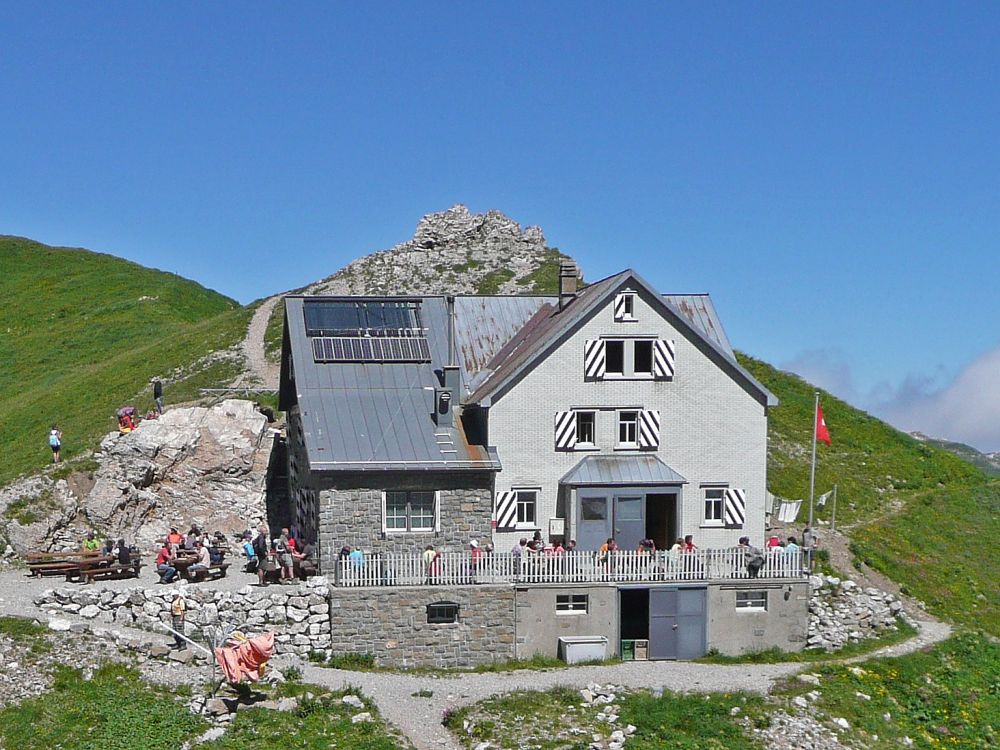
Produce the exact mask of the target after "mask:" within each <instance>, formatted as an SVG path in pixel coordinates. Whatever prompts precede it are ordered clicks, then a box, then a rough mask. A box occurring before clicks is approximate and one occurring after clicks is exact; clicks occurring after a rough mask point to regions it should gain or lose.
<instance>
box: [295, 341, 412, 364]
mask: <svg viewBox="0 0 1000 750" xmlns="http://www.w3.org/2000/svg"><path fill="white" fill-rule="evenodd" d="M312 348H313V360H314V361H315V362H430V361H431V348H430V345H429V344H428V343H427V337H426V336H409V337H402V338H377V337H369V336H337V337H321V338H320V337H318V338H314V339H312Z"/></svg>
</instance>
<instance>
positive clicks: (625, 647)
mask: <svg viewBox="0 0 1000 750" xmlns="http://www.w3.org/2000/svg"><path fill="white" fill-rule="evenodd" d="M621 655H622V661H635V641H634V640H629V641H625V640H623V641H622V648H621Z"/></svg>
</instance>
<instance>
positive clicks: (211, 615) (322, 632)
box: [35, 578, 330, 655]
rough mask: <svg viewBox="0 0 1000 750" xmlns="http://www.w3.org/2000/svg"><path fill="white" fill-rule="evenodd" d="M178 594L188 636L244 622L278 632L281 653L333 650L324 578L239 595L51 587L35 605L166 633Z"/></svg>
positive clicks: (249, 626) (200, 590)
mask: <svg viewBox="0 0 1000 750" xmlns="http://www.w3.org/2000/svg"><path fill="white" fill-rule="evenodd" d="M177 591H182V592H183V593H184V596H185V599H186V601H187V610H188V611H187V631H188V635H189V636H191V635H192V634H194V633H196V632H197V631H198V626H200V625H214V624H217V623H220V622H221V623H230V624H236V625H244V624H245V625H246V626H247V629H248V630H250V631H254V632H256V631H261V630H273V631H275V633H276V634H277V635H276V637H275V649H276V651H277V652H278V653H279V654H281V653H295V654H299V655H305V654H308V653H309V652H310V651H326V650H328V649H329V648H330V592H329V588H328V586H327V583H326V581H325V580H324V579H322V578H312V579H310V580H309V581H308V582H306V583H302V584H298V585H296V586H286V587H280V588H278V587H273V588H268V589H261V588H257V587H251V586H245V587H243V588H242V589H240V590H239V591H235V592H234V591H215V590H212V589H208V588H195V587H193V586H176V587H175V586H162V587H159V588H152V589H129V590H125V591H121V590H118V591H113V590H109V589H78V588H60V589H49V590H46V591H45V592H43V593H42V594H41V596H38V597H36V598H35V605H36V606H37V607H40V608H41V609H44V610H47V611H50V612H54V613H65V614H74V615H78V616H80V617H83V618H85V619H89V620H94V621H96V622H105V623H114V624H116V625H121V626H127V627H135V628H141V629H143V630H150V631H153V632H159V633H166V631H164V630H162V629H161V628H159V627H158V626H157V624H156V623H157V622H164V623H167V624H169V623H170V602H171V601H172V600H173V597H174V595H175V593H176V592H177Z"/></svg>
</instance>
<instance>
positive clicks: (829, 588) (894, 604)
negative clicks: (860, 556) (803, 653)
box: [808, 576, 913, 651]
mask: <svg viewBox="0 0 1000 750" xmlns="http://www.w3.org/2000/svg"><path fill="white" fill-rule="evenodd" d="M809 585H810V588H811V589H812V595H811V597H810V599H809V640H808V647H809V648H825V649H826V650H827V651H835V650H837V649H839V648H841V647H842V646H844V645H846V644H847V643H856V642H858V641H860V640H863V639H865V638H875V637H877V636H879V635H881V634H882V633H884V632H885V631H887V630H896V627H897V625H896V618H900V619H902V620H904V621H906V622H909V623H910V624H911V625H912V624H913V622H912V621H911V620H910V619H909V617H908V616H907V614H906V612H904V611H903V603H902V602H901V601H899V599H897V598H896V597H895V596H893V595H892V594H890V593H888V592H886V591H880V590H879V589H876V588H870V587H869V588H862V587H861V586H859V585H858V584H856V583H855V582H854V581H852V580H850V579H849V578H836V577H834V576H810V577H809Z"/></svg>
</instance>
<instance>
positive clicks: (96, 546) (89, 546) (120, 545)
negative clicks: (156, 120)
mask: <svg viewBox="0 0 1000 750" xmlns="http://www.w3.org/2000/svg"><path fill="white" fill-rule="evenodd" d="M83 550H84V552H97V553H99V554H100V555H101V556H102V557H106V558H109V559H110V560H113V561H114V562H117V563H118V564H119V565H129V564H131V563H132V558H133V557H134V556H135V555H136V554H137V550H136V549H135V548H133V547H130V546H129V545H128V544H127V543H126V542H125V540H124V539H105V540H104V542H103V543H102V542H101V540H100V539H98V538H97V534H96V533H95V532H93V531H90V532H87V538H86V539H85V540H84V542H83Z"/></svg>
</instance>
